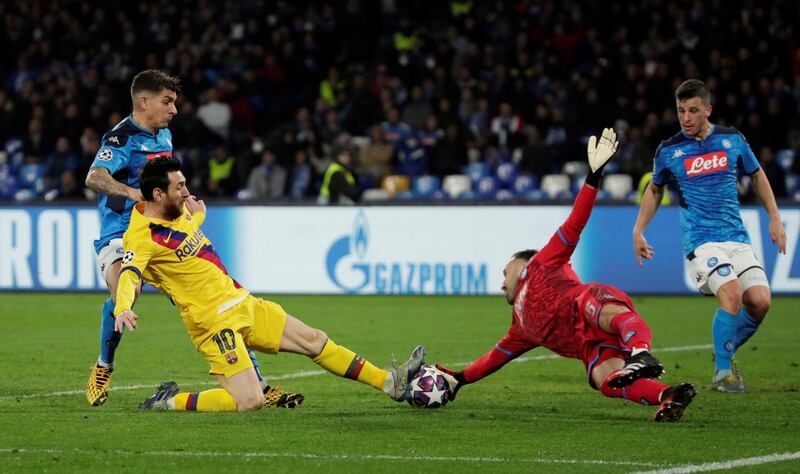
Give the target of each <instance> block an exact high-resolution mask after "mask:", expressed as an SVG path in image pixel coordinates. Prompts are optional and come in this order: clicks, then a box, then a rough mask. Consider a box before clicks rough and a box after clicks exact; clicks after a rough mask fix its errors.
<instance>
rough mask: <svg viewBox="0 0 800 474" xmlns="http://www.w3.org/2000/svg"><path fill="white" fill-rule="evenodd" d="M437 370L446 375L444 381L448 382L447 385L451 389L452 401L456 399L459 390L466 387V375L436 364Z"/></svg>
mask: <svg viewBox="0 0 800 474" xmlns="http://www.w3.org/2000/svg"><path fill="white" fill-rule="evenodd" d="M436 368H437V369H439V370H441V371H442V373H443V374H444V379H445V380H447V385H448V386H449V387H450V393H451V394H452V396H453V398H452V400H455V399H456V394H457V393H458V391H459V389H461V387H462V386H464V385H466V383H467V382H466V381H465V380H464V373H463V372H456V371H455V370H453V369H448V368H447V367H445V366H443V365H440V364H436Z"/></svg>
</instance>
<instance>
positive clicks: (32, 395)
mask: <svg viewBox="0 0 800 474" xmlns="http://www.w3.org/2000/svg"><path fill="white" fill-rule="evenodd" d="M711 347H712V346H711V344H698V345H693V346H678V347H663V348H660V349H653V352H655V353H656V354H659V353H661V352H683V351H692V350H696V349H710V348H711ZM562 358H563V357H561V356H558V355H555V354H546V355H540V356H532V357H518V358H516V359H514V360H512V361H511V362H516V363H521V362H531V361H536V360H553V359H562ZM471 363H472V362H471V361H470V362H455V363H450V364H445V365H448V366H451V367H464V366H467V365H469V364H471ZM327 373H328V372H327V371H324V370H306V371H301V372H293V373H289V374H284V375H270V376H268V377H267V380H269V381H272V380H292V379H301V378H306V377H315V376H317V375H322V374H327ZM182 384H184V383H183V382H182ZM156 385H157V383H149V384H137V385H121V386H112V387H111V388H110V389H109V391H117V390H139V389H142V388H150V389H152V388H155V386H156ZM185 385H188V386H195V385H201V386H202V385H217V381H216V380H208V379H206V380H202V381H197V382H185ZM82 393H85V390H84V389H81V390H64V391H59V392H42V393H28V394H22V395H3V396H0V400H16V399H20V400H21V399H26V398H40V397H58V396H65V395H79V394H82Z"/></svg>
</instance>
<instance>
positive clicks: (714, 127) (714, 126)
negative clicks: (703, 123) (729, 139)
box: [681, 122, 717, 141]
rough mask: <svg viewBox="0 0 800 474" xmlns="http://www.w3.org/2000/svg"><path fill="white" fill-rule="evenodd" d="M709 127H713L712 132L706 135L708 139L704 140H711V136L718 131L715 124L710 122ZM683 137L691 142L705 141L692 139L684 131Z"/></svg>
mask: <svg viewBox="0 0 800 474" xmlns="http://www.w3.org/2000/svg"><path fill="white" fill-rule="evenodd" d="M709 125H711V130H709V131H708V135H706V138H705V139H704V140H708V139H709V138H711V135H713V134H714V132H715V131H716V130H717V126H716V125H715V124H713V123H710V122H709ZM681 135H683V136H684V137H686V138H687V139H689V140H694V141H703V140H697V139H696V138H694V137H690V136H689V135H687V134H686V132H684V131H683V129H681Z"/></svg>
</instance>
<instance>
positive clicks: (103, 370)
mask: <svg viewBox="0 0 800 474" xmlns="http://www.w3.org/2000/svg"><path fill="white" fill-rule="evenodd" d="M112 372H114V369H113V368H111V367H102V366H100V365H98V364H95V365H94V367H92V373H91V374H89V381H88V382H87V383H86V401H88V402H89V405H91V406H93V407H99V406H100V405H102V404H104V403H105V402H106V400H108V387H109V385H111V373H112Z"/></svg>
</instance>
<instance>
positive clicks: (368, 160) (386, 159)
mask: <svg viewBox="0 0 800 474" xmlns="http://www.w3.org/2000/svg"><path fill="white" fill-rule="evenodd" d="M393 155H394V146H392V144H391V143H387V142H386V140H385V139H384V135H383V129H382V128H381V127H380V126H379V125H374V126H373V127H372V128H371V129H370V138H369V142H368V143H367V144H366V145H364V146H363V147H362V148H361V153H360V155H359V159H358V173H359V174H360V175H362V176H365V177H369V178H370V179H371V180H372V182H373V184H374V185H375V186H379V185H380V183H381V181H382V180H383V178H385V177H386V176H388V175H390V174H392V156H393Z"/></svg>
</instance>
